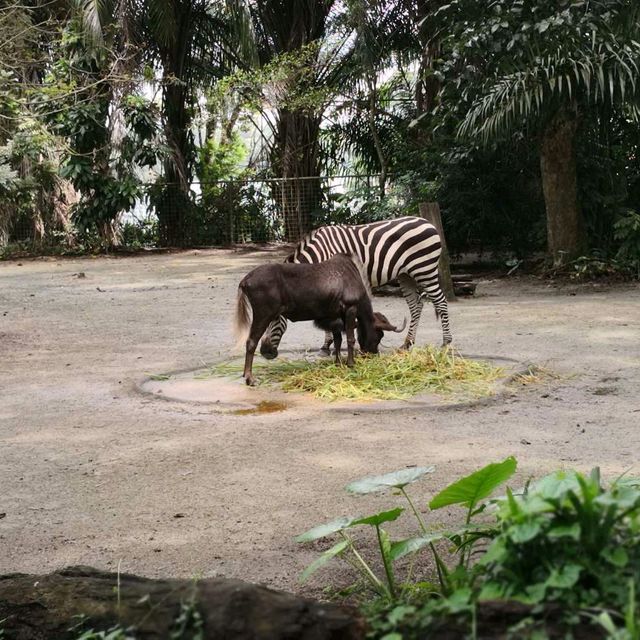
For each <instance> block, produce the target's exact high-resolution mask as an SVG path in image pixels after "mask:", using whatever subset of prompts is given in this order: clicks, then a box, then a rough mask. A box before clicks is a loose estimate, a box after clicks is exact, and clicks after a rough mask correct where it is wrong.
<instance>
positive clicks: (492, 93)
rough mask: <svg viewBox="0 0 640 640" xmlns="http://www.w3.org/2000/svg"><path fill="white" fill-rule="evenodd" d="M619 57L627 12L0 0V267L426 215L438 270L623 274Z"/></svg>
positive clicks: (629, 148) (627, 48)
mask: <svg viewBox="0 0 640 640" xmlns="http://www.w3.org/2000/svg"><path fill="white" fill-rule="evenodd" d="M639 42H640V6H639V5H638V3H637V2H635V0H493V1H492V2H490V3H478V2H475V1H474V0H452V1H451V2H446V0H436V1H435V2H427V1H426V0H387V1H384V2H383V1H382V0H346V1H343V2H338V1H337V0H48V1H46V2H44V1H42V0H24V1H22V2H16V1H14V0H9V1H8V2H6V3H4V4H3V6H2V8H0V88H1V90H2V91H1V93H0V251H3V249H4V250H6V248H7V247H8V246H15V245H16V243H18V244H19V243H21V242H22V243H24V244H27V245H29V247H30V248H31V249H32V250H33V249H34V248H35V249H36V250H42V249H43V248H44V247H46V246H57V247H66V248H73V247H75V248H76V249H80V250H83V249H86V248H90V247H95V246H103V247H110V246H113V245H117V244H122V243H124V244H128V245H134V246H135V245H145V244H156V245H164V246H187V245H200V244H220V243H226V242H232V241H244V240H257V241H260V240H266V239H270V238H275V237H279V238H284V239H289V240H291V239H295V238H296V237H297V236H298V235H299V234H300V233H301V232H304V231H306V230H307V229H308V228H309V227H310V226H312V225H314V224H318V223H321V222H327V221H328V222H331V221H364V220H372V219H380V218H384V217H387V216H390V215H397V214H399V213H414V212H416V211H417V204H418V203H419V202H421V201H425V200H430V201H433V200H437V201H438V202H439V203H440V205H441V207H442V210H443V215H444V224H445V227H446V232H447V236H448V239H449V243H450V244H451V246H452V248H453V249H454V251H456V252H461V251H465V250H470V249H476V250H492V251H497V252H500V253H503V254H509V255H512V256H514V257H516V258H518V259H520V258H525V257H527V256H530V255H532V254H534V253H537V252H546V254H547V256H548V257H549V259H550V260H551V261H552V262H554V263H556V264H558V263H562V262H567V261H569V260H573V259H575V258H578V257H579V256H583V259H582V261H581V262H579V263H578V266H579V267H580V269H583V270H585V271H589V270H598V269H599V270H603V271H606V270H607V269H609V268H611V267H612V266H614V267H617V268H621V269H623V270H624V269H626V270H628V271H629V272H630V273H635V274H637V273H638V272H639V270H640V160H639V156H638V144H639V143H640V129H639V127H638V122H637V116H638V113H639V112H638V97H639V94H640V88H639V87H638V77H640V76H639V73H638V72H639V63H640V44H638V43H639ZM345 174H355V175H359V176H371V178H366V179H351V180H349V181H347V182H346V183H344V182H342V181H340V182H336V181H335V180H334V181H333V183H331V181H330V178H331V177H332V176H339V175H345ZM331 184H333V188H330V185H331ZM336 185H338V186H337V187H336ZM147 211H149V212H151V213H152V215H151V216H148V215H147V213H146V212H147Z"/></svg>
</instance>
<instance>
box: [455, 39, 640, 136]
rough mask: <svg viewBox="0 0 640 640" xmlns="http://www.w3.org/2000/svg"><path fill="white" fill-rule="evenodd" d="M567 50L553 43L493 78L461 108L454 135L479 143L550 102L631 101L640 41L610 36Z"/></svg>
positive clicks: (534, 114) (519, 123)
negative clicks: (533, 60)
mask: <svg viewBox="0 0 640 640" xmlns="http://www.w3.org/2000/svg"><path fill="white" fill-rule="evenodd" d="M591 45H592V46H590V47H588V48H587V49H586V50H582V51H576V52H573V53H572V55H568V53H567V51H566V50H563V49H560V48H558V49H557V50H555V51H554V52H551V53H549V54H547V55H546V56H544V57H543V58H542V59H541V60H540V62H539V64H536V65H532V66H531V67H529V68H526V69H523V70H520V71H516V72H513V73H511V74H508V75H504V76H502V77H499V78H496V79H495V80H494V81H493V82H492V83H491V84H490V85H489V86H488V87H487V88H486V90H485V93H484V95H483V96H482V97H481V98H480V99H478V100H477V101H476V102H475V103H474V104H473V106H472V107H471V109H470V110H469V111H468V112H467V114H466V116H465V117H464V119H463V121H462V122H461V123H460V125H459V127H458V136H460V137H467V136H468V137H476V138H481V139H482V140H483V141H484V142H485V143H487V142H489V141H490V140H492V139H495V138H496V137H498V136H499V135H502V134H505V133H508V132H510V131H512V130H513V129H515V128H518V127H522V126H523V125H526V124H527V123H530V122H532V121H533V120H535V119H536V118H538V117H540V116H541V115H543V113H544V112H545V111H546V110H547V109H548V108H549V107H553V105H557V104H571V103H572V102H573V101H574V100H576V99H578V98H580V99H582V100H585V101H586V102H591V103H595V104H607V105H609V106H613V105H627V104H637V103H638V99H639V98H640V94H639V87H638V77H639V76H638V69H639V68H640V43H638V42H635V41H632V42H630V43H625V44H620V43H618V42H617V41H615V40H614V39H613V38H612V39H609V40H605V41H604V42H603V41H600V42H595V43H593V42H592V43H591Z"/></svg>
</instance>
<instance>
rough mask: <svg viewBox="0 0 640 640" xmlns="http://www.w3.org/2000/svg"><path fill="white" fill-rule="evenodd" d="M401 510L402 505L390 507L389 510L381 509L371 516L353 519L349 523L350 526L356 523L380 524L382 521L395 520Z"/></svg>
mask: <svg viewBox="0 0 640 640" xmlns="http://www.w3.org/2000/svg"><path fill="white" fill-rule="evenodd" d="M403 511H404V509H403V508H402V507H396V508H395V509H391V510H390V511H381V512H380V513H376V514H374V515H372V516H367V517H366V518H360V519H358V520H354V521H353V522H352V523H351V526H355V525H357V524H370V525H372V526H374V527H376V526H380V525H381V524H383V523H384V522H392V521H393V520H397V519H398V518H399V517H400V514H401V513H402V512H403Z"/></svg>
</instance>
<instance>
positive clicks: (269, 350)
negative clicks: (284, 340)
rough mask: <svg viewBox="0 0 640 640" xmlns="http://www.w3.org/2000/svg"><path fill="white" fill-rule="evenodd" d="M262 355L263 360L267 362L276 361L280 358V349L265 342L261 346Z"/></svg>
mask: <svg viewBox="0 0 640 640" xmlns="http://www.w3.org/2000/svg"><path fill="white" fill-rule="evenodd" d="M260 354H261V355H262V357H263V358H266V359H267V360H274V359H275V358H277V357H278V349H276V347H273V346H271V345H270V344H265V343H264V342H263V343H262V344H261V345H260Z"/></svg>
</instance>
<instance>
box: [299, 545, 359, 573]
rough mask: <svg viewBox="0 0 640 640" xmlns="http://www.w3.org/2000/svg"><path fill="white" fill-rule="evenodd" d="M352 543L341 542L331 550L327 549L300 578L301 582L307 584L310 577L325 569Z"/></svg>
mask: <svg viewBox="0 0 640 640" xmlns="http://www.w3.org/2000/svg"><path fill="white" fill-rule="evenodd" d="M350 544H351V543H350V542H349V540H340V542H338V543H337V544H334V545H333V547H331V549H327V550H326V551H325V552H324V553H323V554H322V555H321V556H319V557H318V558H316V559H315V560H314V561H313V562H312V563H311V564H310V565H309V566H308V567H307V568H306V569H305V570H304V571H303V572H302V575H301V576H300V582H305V580H308V579H309V577H310V576H311V575H312V574H313V573H315V572H316V571H317V570H318V569H320V567H323V566H324V565H325V564H327V562H329V560H331V559H332V558H335V557H336V556H337V555H338V554H340V553H342V552H343V551H344V550H345V549H346V548H347V547H348V546H349V545H350Z"/></svg>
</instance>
